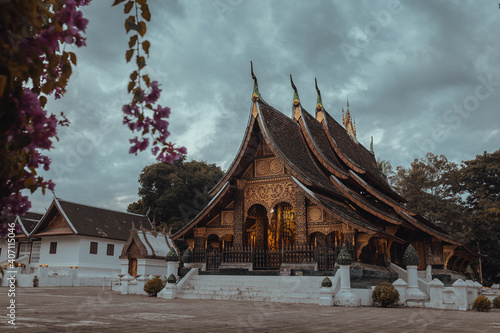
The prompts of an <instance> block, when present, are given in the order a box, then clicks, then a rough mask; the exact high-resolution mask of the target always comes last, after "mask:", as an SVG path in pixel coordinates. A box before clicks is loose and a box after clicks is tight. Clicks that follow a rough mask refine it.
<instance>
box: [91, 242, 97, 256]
mask: <svg viewBox="0 0 500 333" xmlns="http://www.w3.org/2000/svg"><path fill="white" fill-rule="evenodd" d="M90 254H97V242H90Z"/></svg>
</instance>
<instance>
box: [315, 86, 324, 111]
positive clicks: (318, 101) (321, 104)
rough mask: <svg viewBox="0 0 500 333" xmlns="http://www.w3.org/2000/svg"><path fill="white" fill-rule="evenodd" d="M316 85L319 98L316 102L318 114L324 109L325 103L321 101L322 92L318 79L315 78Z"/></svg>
mask: <svg viewBox="0 0 500 333" xmlns="http://www.w3.org/2000/svg"><path fill="white" fill-rule="evenodd" d="M314 85H315V86H316V92H317V93H318V98H317V101H316V112H319V111H321V110H322V109H323V102H322V101H321V91H319V88H318V79H316V78H314Z"/></svg>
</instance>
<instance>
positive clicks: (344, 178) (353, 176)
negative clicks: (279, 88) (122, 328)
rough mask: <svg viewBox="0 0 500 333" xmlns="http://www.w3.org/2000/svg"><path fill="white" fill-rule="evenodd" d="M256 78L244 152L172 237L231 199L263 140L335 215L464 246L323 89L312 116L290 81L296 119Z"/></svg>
mask: <svg viewBox="0 0 500 333" xmlns="http://www.w3.org/2000/svg"><path fill="white" fill-rule="evenodd" d="M252 76H253V77H254V93H253V96H252V99H253V103H252V108H251V114H250V119H249V122H248V126H247V129H246V132H245V137H244V138H243V142H242V144H241V146H240V150H239V152H238V154H237V156H236V158H235V159H234V161H233V163H232V165H231V166H230V167H229V169H228V171H227V172H226V174H225V175H224V177H223V178H222V179H221V181H220V182H219V184H217V185H216V186H215V187H214V188H213V190H212V192H211V194H212V195H213V196H214V197H213V199H212V201H211V202H210V203H209V204H208V205H207V206H206V207H205V209H203V210H202V211H201V212H200V213H199V214H198V216H197V217H196V218H195V219H193V220H192V221H191V223H189V224H188V225H187V226H186V227H184V228H183V229H181V230H180V231H179V232H178V233H177V234H176V235H174V236H173V237H174V239H175V238H178V237H181V236H182V235H185V234H186V233H187V232H188V231H190V230H192V229H193V228H195V227H197V226H202V225H203V223H204V221H205V222H206V221H208V220H209V219H208V217H209V216H210V217H212V218H213V217H214V216H215V215H216V214H217V209H219V210H220V209H221V207H222V206H223V204H222V202H223V201H227V195H228V191H229V187H230V186H234V185H235V183H236V180H237V179H239V178H241V176H242V174H243V172H244V171H245V170H246V169H247V167H248V166H249V165H250V163H251V162H252V161H253V159H255V151H256V149H255V148H256V146H257V145H258V142H259V141H264V143H265V144H267V146H268V147H269V148H270V149H271V150H272V152H273V153H274V155H275V156H276V157H278V158H279V159H280V160H281V162H282V163H283V164H284V165H285V168H286V169H287V170H288V171H289V172H290V174H291V176H292V177H291V178H292V180H293V182H294V183H295V184H296V186H297V188H298V189H299V190H301V191H302V193H303V194H304V196H306V197H307V198H308V199H309V200H311V201H312V202H313V203H315V204H316V205H319V206H321V207H322V208H323V209H324V210H325V211H326V212H328V213H329V214H330V215H331V216H333V217H334V218H335V219H337V220H339V221H342V222H344V223H347V224H349V225H351V226H353V227H355V228H358V229H359V230H361V231H363V232H366V233H369V234H372V235H379V236H381V237H386V238H390V239H392V240H395V241H398V242H404V240H402V239H400V238H398V237H396V236H394V235H390V234H388V233H387V232H386V230H385V229H386V226H388V225H398V226H402V227H405V228H407V229H410V230H412V231H415V232H417V233H421V234H423V235H425V234H427V235H432V236H433V237H436V238H438V239H440V240H442V241H444V242H447V243H450V244H455V245H460V246H465V245H464V244H462V243H459V242H457V241H455V240H453V239H451V238H450V237H449V236H448V235H447V234H446V233H445V232H444V231H443V230H441V229H440V228H438V227H436V226H434V225H433V224H432V223H431V222H429V221H427V220H426V219H424V218H423V217H421V216H419V215H418V214H416V213H415V212H412V211H410V210H408V209H407V208H406V207H405V205H404V204H405V203H406V200H405V199H404V198H402V197H401V196H400V195H399V194H398V193H396V192H395V191H394V190H393V189H392V187H391V186H390V185H389V183H388V181H387V178H386V177H385V175H384V174H383V173H382V172H381V171H380V170H379V169H378V167H377V162H376V160H375V156H374V154H373V153H372V152H370V151H369V150H368V149H366V148H365V147H364V146H363V145H362V144H361V143H359V142H358V141H357V139H356V138H355V137H354V136H352V135H351V134H349V133H348V131H346V129H345V128H344V127H343V126H342V125H340V124H339V123H338V122H337V121H336V120H335V119H334V118H333V117H332V116H331V115H330V114H329V113H328V112H327V111H326V110H325V109H324V107H323V105H322V102H321V95H320V92H319V89H317V90H318V104H317V106H316V117H313V116H312V115H311V114H309V113H308V112H307V111H306V110H304V109H303V108H302V106H301V104H300V100H299V97H298V93H297V90H296V87H295V85H294V84H293V81H292V87H293V88H294V90H295V93H294V100H293V107H292V117H287V116H286V115H284V114H283V113H281V112H280V111H278V110H276V109H275V108H273V107H272V106H270V105H269V104H268V103H266V102H265V101H264V100H263V98H262V96H261V95H260V93H259V91H258V87H257V79H256V78H255V76H254V75H253V72H252ZM260 138H263V139H260ZM223 189H225V190H223ZM224 198H225V199H224ZM217 207H219V208H217ZM471 252H473V251H471Z"/></svg>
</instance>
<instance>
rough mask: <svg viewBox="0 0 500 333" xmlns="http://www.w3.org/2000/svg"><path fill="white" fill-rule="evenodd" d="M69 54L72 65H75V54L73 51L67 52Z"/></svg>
mask: <svg viewBox="0 0 500 333" xmlns="http://www.w3.org/2000/svg"><path fill="white" fill-rule="evenodd" d="M69 56H70V58H71V62H72V63H73V65H75V66H76V54H75V53H74V52H69Z"/></svg>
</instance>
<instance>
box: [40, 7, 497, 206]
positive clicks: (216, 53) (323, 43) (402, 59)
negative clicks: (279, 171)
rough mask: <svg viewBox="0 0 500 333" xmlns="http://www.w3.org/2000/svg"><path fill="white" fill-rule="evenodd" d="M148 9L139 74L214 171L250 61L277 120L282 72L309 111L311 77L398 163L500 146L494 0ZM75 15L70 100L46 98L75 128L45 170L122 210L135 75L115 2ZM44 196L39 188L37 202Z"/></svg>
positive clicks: (234, 127) (236, 130)
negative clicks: (79, 19) (80, 41)
mask: <svg viewBox="0 0 500 333" xmlns="http://www.w3.org/2000/svg"><path fill="white" fill-rule="evenodd" d="M150 7H151V12H152V22H151V23H150V24H149V26H148V34H147V38H148V39H149V40H150V41H151V43H152V46H151V49H150V50H151V55H150V58H149V59H148V67H147V68H146V71H145V72H146V73H148V74H149V75H150V76H151V77H152V78H153V79H156V80H158V81H159V82H160V83H161V84H162V89H163V93H162V97H161V100H160V104H162V105H168V106H169V107H171V108H172V114H171V119H170V123H171V124H170V132H171V133H172V135H171V139H172V140H173V141H174V142H176V143H177V144H178V145H182V146H186V147H187V148H188V158H190V159H196V160H206V161H208V162H210V163H216V164H218V165H221V166H222V167H223V168H227V167H228V166H229V165H230V163H231V162H232V160H233V158H234V156H235V154H236V152H237V149H238V147H239V145H240V142H241V139H242V136H243V133H244V130H245V126H246V124H247V120H248V115H249V112H250V105H251V101H250V97H251V93H252V86H253V82H252V80H251V78H250V73H249V72H250V69H249V61H250V60H253V62H254V67H255V72H256V75H257V77H258V79H259V87H260V91H261V94H262V95H263V97H264V99H265V100H266V101H267V102H268V103H270V104H271V105H273V106H274V107H276V108H277V109H279V110H281V111H282V112H284V113H285V114H287V115H288V114H290V109H291V102H292V96H293V92H292V89H291V87H290V83H289V78H288V76H289V74H293V77H294V81H295V84H296V85H297V87H298V89H299V94H300V97H301V101H302V104H303V105H304V107H305V108H306V109H307V110H309V111H311V112H313V111H314V107H315V104H316V91H315V89H314V78H315V77H317V78H318V83H319V87H320V89H321V92H322V96H323V103H324V105H325V107H326V109H327V110H328V111H329V112H330V113H331V114H332V115H333V116H334V117H335V118H336V119H337V120H338V121H340V120H341V118H340V117H341V108H342V107H345V104H346V99H347V98H349V102H350V105H351V112H352V115H353V116H354V117H355V119H356V124H357V128H358V139H359V140H360V142H361V143H363V144H365V146H368V145H369V142H370V136H374V141H375V152H376V155H377V157H380V158H382V159H385V160H389V161H390V162H391V163H392V164H393V165H394V166H397V165H403V166H408V165H409V163H410V162H411V160H412V159H413V158H415V157H419V156H423V155H424V154H425V153H426V152H427V151H429V150H430V151H432V152H433V153H435V154H445V155H446V156H447V157H448V158H449V159H451V160H453V161H456V162H460V161H462V160H468V159H473V158H474V157H475V155H477V154H481V153H482V152H483V151H484V150H487V151H490V152H492V151H494V150H496V149H498V148H499V144H498V143H499V142H500V131H499V124H500V113H499V112H498V105H500V85H497V84H496V82H500V70H499V69H500V64H499V61H500V47H499V46H498V36H497V35H496V34H495V32H496V31H499V27H500V26H499V25H500V23H499V20H498V15H499V14H500V13H499V12H498V4H497V2H493V1H485V2H481V3H478V2H475V1H464V2H462V1H460V2H456V1H455V2H449V1H401V2H399V5H397V6H393V5H391V2H385V1H362V2H360V1H356V2H344V1H307V2H306V1H289V0H287V1H285V0H282V1H277V0H276V1H251V2H250V1H229V0H220V1H201V0H194V1H165V2H164V1H161V2H160V1H151V3H150ZM85 13H86V15H87V17H88V18H89V20H90V23H89V26H88V31H87V37H88V42H87V43H88V46H87V47H86V48H82V49H79V50H76V53H77V55H78V66H77V67H76V68H75V70H74V75H73V77H72V78H71V82H70V85H69V87H68V93H67V94H66V96H65V97H64V98H63V99H62V100H59V101H51V102H50V103H49V105H48V109H49V111H52V112H54V113H59V112H60V111H64V112H66V113H67V114H68V115H69V116H70V118H71V120H72V124H71V127H70V128H68V129H61V130H60V138H61V141H60V142H59V143H56V144H55V148H54V149H53V150H52V151H51V152H50V154H49V155H50V157H51V158H52V160H53V165H54V167H53V169H52V170H51V171H50V172H49V173H48V174H47V175H46V176H47V177H52V178H53V179H54V180H55V181H56V182H57V186H56V194H57V195H58V196H60V197H63V198H66V199H68V200H74V201H79V202H82V203H87V204H92V205H97V206H105V207H110V208H114V209H120V210H124V209H125V208H126V206H127V204H128V203H130V202H132V201H135V200H137V188H138V183H137V179H138V177H139V173H140V171H141V169H142V168H143V167H144V166H146V165H148V164H150V163H153V162H154V158H152V157H151V156H150V154H149V153H142V154H139V155H138V156H133V155H129V154H128V148H129V143H128V139H130V138H131V137H132V133H130V132H129V131H128V130H127V129H126V128H125V127H123V125H121V119H122V116H121V106H122V105H123V104H125V103H126V102H127V101H128V100H129V97H128V96H127V94H126V85H127V79H128V75H129V73H130V72H131V71H132V70H133V65H131V64H126V63H125V56H124V53H125V50H126V47H127V42H128V37H127V36H126V35H125V32H124V29H123V21H124V19H125V16H124V15H123V13H122V9H121V8H111V7H110V2H109V1H107V2H104V1H94V3H92V4H91V5H90V7H88V8H87V9H85ZM342 45H343V46H346V45H348V47H349V48H348V49H347V51H348V52H347V53H346V49H345V47H344V49H343V48H342ZM488 76H491V78H492V80H493V86H491V87H490V88H491V89H492V91H489V90H485V89H486V88H480V92H481V93H485V92H489V95H488V97H487V98H483V99H481V100H479V99H478V104H477V106H475V105H472V104H470V105H469V106H468V107H469V109H470V110H471V111H467V110H465V111H463V112H462V114H460V113H457V112H456V111H453V110H454V106H455V104H462V105H464V103H472V102H474V101H475V100H474V96H475V94H476V89H477V87H478V86H480V85H483V87H484V83H482V81H481V80H483V81H484V80H485V78H488ZM103 124H112V125H113V126H112V128H111V129H109V128H107V126H104V125H103ZM103 128H104V129H103ZM440 133H441V134H440ZM442 133H445V135H443V134H442ZM438 134H440V135H438ZM89 143H90V145H91V149H90V148H89V149H88V150H87V151H86V150H85V145H86V144H87V145H88V144H89ZM75 154H76V155H75ZM78 157H79V158H78ZM50 199H51V198H50V196H46V197H41V195H35V196H34V197H33V204H34V209H35V210H39V211H40V210H43V209H44V207H47V206H48V202H50Z"/></svg>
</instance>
